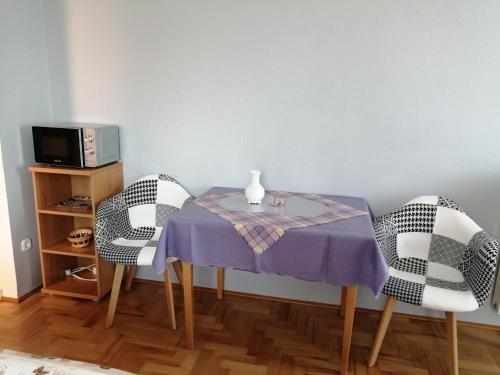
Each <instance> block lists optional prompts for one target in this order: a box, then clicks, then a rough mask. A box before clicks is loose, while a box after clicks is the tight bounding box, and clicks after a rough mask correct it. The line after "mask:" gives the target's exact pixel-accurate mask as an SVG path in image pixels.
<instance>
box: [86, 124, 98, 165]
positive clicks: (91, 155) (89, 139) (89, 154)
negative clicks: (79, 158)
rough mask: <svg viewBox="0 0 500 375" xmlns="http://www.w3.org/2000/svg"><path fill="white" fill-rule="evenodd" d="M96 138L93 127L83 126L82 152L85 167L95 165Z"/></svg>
mask: <svg viewBox="0 0 500 375" xmlns="http://www.w3.org/2000/svg"><path fill="white" fill-rule="evenodd" d="M95 143H96V139H95V129H94V128H83V153H84V157H85V166H86V167H96V166H97V160H96V152H95V151H96V145H95Z"/></svg>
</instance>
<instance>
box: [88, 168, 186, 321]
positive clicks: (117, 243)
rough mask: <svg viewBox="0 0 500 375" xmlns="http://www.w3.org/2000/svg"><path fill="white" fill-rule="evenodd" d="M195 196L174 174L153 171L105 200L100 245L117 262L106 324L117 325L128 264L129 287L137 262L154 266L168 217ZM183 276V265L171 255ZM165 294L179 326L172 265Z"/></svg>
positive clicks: (98, 229) (106, 256)
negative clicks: (115, 316) (119, 303)
mask: <svg viewBox="0 0 500 375" xmlns="http://www.w3.org/2000/svg"><path fill="white" fill-rule="evenodd" d="M192 199H193V197H192V196H191V194H189V193H188V192H187V191H186V190H185V189H184V188H183V187H182V186H181V185H180V184H179V183H178V182H177V181H176V180H175V179H174V178H172V177H170V176H167V175H165V174H159V175H150V176H146V177H143V178H141V179H140V180H138V181H136V182H135V183H133V184H132V185H130V186H129V187H128V188H126V189H125V190H124V191H122V192H120V193H118V194H116V195H115V196H113V197H111V198H109V199H107V200H105V201H103V202H102V203H101V204H100V205H99V208H98V209H97V214H96V234H95V240H96V246H97V250H98V251H99V254H100V256H101V257H103V258H104V259H105V260H107V261H109V262H112V263H115V264H116V269H115V276H114V282H113V289H112V292H111V298H110V302H109V308H108V315H107V318H106V327H107V328H109V327H111V326H112V325H113V320H114V315H115V310H116V303H117V301H118V294H119V292H120V284H121V281H122V279H123V273H124V269H125V266H128V267H129V272H128V278H127V283H126V286H127V290H129V289H130V285H131V282H132V279H133V277H134V274H135V271H136V268H137V266H150V265H152V263H153V257H154V254H155V250H156V245H157V244H158V240H159V238H160V234H161V231H162V229H163V225H164V224H165V222H166V221H167V220H168V217H169V216H170V215H172V214H173V213H175V212H177V211H179V210H180V209H181V208H182V207H183V206H184V205H185V204H187V203H188V202H190V201H191V200H192ZM167 263H169V264H172V265H173V267H174V270H175V272H176V274H177V277H178V279H179V280H182V274H181V273H182V271H181V266H180V264H179V262H178V259H177V258H173V257H170V258H168V259H167ZM164 276H165V294H166V296H167V307H168V313H169V318H170V323H171V326H172V328H173V329H175V327H176V323H175V311H174V303H173V294H172V284H171V281H170V271H169V267H167V268H166V270H165V274H164Z"/></svg>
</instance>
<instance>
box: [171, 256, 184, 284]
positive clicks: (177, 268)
mask: <svg viewBox="0 0 500 375" xmlns="http://www.w3.org/2000/svg"><path fill="white" fill-rule="evenodd" d="M172 267H174V271H175V275H176V276H177V280H179V284H181V286H182V265H181V261H180V260H177V261H175V262H174V263H172Z"/></svg>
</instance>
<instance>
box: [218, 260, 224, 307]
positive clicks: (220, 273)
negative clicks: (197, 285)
mask: <svg viewBox="0 0 500 375" xmlns="http://www.w3.org/2000/svg"><path fill="white" fill-rule="evenodd" d="M223 291H224V268H223V267H217V299H218V300H221V299H222V293H223Z"/></svg>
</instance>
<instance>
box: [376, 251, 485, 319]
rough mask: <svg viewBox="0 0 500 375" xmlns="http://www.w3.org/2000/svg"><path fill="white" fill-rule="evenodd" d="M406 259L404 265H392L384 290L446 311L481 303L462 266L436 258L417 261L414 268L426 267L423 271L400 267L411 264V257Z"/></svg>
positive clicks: (466, 309) (399, 297)
mask: <svg viewBox="0 0 500 375" xmlns="http://www.w3.org/2000/svg"><path fill="white" fill-rule="evenodd" d="M401 260H404V259H401ZM419 261H420V260H419ZM400 263H402V262H400ZM404 263H406V264H405V266H404V267H403V266H401V265H398V264H397V263H396V264H394V266H396V267H397V268H394V267H390V268H389V275H390V276H389V280H388V281H387V282H386V284H385V286H384V289H383V293H384V294H386V295H389V296H392V297H394V298H396V299H397V300H399V301H402V302H406V303H411V304H413V305H421V306H423V307H426V308H431V309H436V310H443V311H457V312H465V311H474V310H476V309H477V308H478V307H479V304H478V302H477V300H476V298H475V297H474V294H473V293H472V290H471V288H470V287H469V285H468V284H467V282H466V281H465V280H464V278H463V275H462V273H461V271H460V270H458V269H455V268H452V267H449V266H446V265H442V264H439V263H434V262H425V263H423V266H422V263H421V262H418V265H415V266H414V267H413V269H412V271H415V270H417V269H420V270H426V273H424V274H422V272H420V273H418V272H407V271H402V270H400V269H398V268H406V269H408V268H411V267H408V265H407V264H408V263H411V259H407V262H404ZM430 275H433V276H430Z"/></svg>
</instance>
